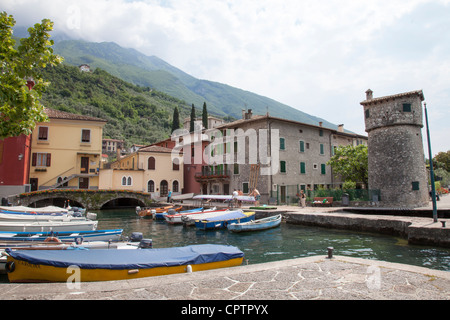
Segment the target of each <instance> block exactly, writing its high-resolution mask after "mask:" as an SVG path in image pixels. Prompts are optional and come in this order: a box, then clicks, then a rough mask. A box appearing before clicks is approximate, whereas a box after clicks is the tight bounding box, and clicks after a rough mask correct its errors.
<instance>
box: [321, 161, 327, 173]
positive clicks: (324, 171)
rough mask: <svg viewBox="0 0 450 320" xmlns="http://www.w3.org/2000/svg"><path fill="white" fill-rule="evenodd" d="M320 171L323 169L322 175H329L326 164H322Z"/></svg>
mask: <svg viewBox="0 0 450 320" xmlns="http://www.w3.org/2000/svg"><path fill="white" fill-rule="evenodd" d="M320 169H321V172H322V174H326V173H327V170H326V165H325V164H324V163H322V164H321V165H320Z"/></svg>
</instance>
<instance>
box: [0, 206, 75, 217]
mask: <svg viewBox="0 0 450 320" xmlns="http://www.w3.org/2000/svg"><path fill="white" fill-rule="evenodd" d="M0 212H1V213H14V214H32V215H52V216H53V215H66V214H68V213H69V210H67V209H64V208H60V207H55V206H48V207H43V208H29V207H24V206H12V207H4V206H2V207H0Z"/></svg>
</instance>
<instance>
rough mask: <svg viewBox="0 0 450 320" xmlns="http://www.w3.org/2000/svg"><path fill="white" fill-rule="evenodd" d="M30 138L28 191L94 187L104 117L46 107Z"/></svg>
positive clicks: (97, 181) (95, 187) (97, 173)
mask: <svg viewBox="0 0 450 320" xmlns="http://www.w3.org/2000/svg"><path fill="white" fill-rule="evenodd" d="M45 112H46V113H47V115H48V117H49V119H50V121H49V122H45V123H38V124H37V126H36V128H35V129H34V130H33V133H32V139H31V151H32V154H31V159H30V162H31V165H30V185H31V191H35V190H41V189H50V188H57V187H69V188H80V189H97V188H98V185H99V179H98V175H99V168H100V163H101V155H102V133H103V127H104V126H105V124H106V120H103V119H99V118H94V117H89V116H84V115H78V114H72V113H68V112H63V111H58V110H53V109H49V108H46V109H45Z"/></svg>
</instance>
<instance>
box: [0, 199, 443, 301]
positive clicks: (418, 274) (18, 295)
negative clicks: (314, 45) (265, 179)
mask: <svg viewBox="0 0 450 320" xmlns="http://www.w3.org/2000/svg"><path fill="white" fill-rule="evenodd" d="M449 202H450V196H446V197H443V199H442V200H441V202H440V203H439V205H441V206H448V205H449ZM448 207H450V206H448ZM291 209H292V208H291ZM298 210H304V211H309V212H313V211H314V210H313V209H312V208H308V209H298ZM372 218H376V216H372ZM380 218H381V217H380ZM382 218H383V219H385V218H386V217H385V216H383V217H382ZM414 219H424V218H414ZM439 220H441V219H439ZM447 220H449V219H447ZM424 221H425V222H426V224H428V225H429V224H430V221H431V222H432V219H428V218H425V220H424ZM435 225H436V228H437V227H438V225H440V223H439V224H437V223H436V224H435ZM449 227H450V222H447V227H446V228H449ZM324 251H326V248H324ZM0 299H3V300H22V299H30V300H32V299H47V300H226V301H235V300H258V299H263V300H405V299H408V300H410V299H413V300H414V299H425V300H450V272H449V271H437V270H432V269H428V268H421V267H416V266H410V265H403V264H395V263H388V262H383V261H376V260H368V259H358V258H350V257H343V256H334V257H333V258H332V259H328V258H327V257H326V252H324V255H323V256H313V257H307V258H299V259H293V260H284V261H277V262H269V263H263V264H255V265H248V266H240V267H234V268H228V269H216V270H210V271H203V272H196V273H191V274H177V275H170V276H162V277H153V278H144V279H136V280H124V281H113V282H98V283H81V284H79V287H75V288H69V287H68V286H67V285H66V284H65V283H53V284H9V283H0Z"/></svg>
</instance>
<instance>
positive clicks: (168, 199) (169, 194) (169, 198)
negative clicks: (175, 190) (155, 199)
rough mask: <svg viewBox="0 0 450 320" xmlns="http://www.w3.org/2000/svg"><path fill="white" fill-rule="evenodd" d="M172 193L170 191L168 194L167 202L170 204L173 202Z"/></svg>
mask: <svg viewBox="0 0 450 320" xmlns="http://www.w3.org/2000/svg"><path fill="white" fill-rule="evenodd" d="M171 198H172V191H170V189H169V193H168V194H167V202H168V203H170V201H171V200H172V199H171Z"/></svg>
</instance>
